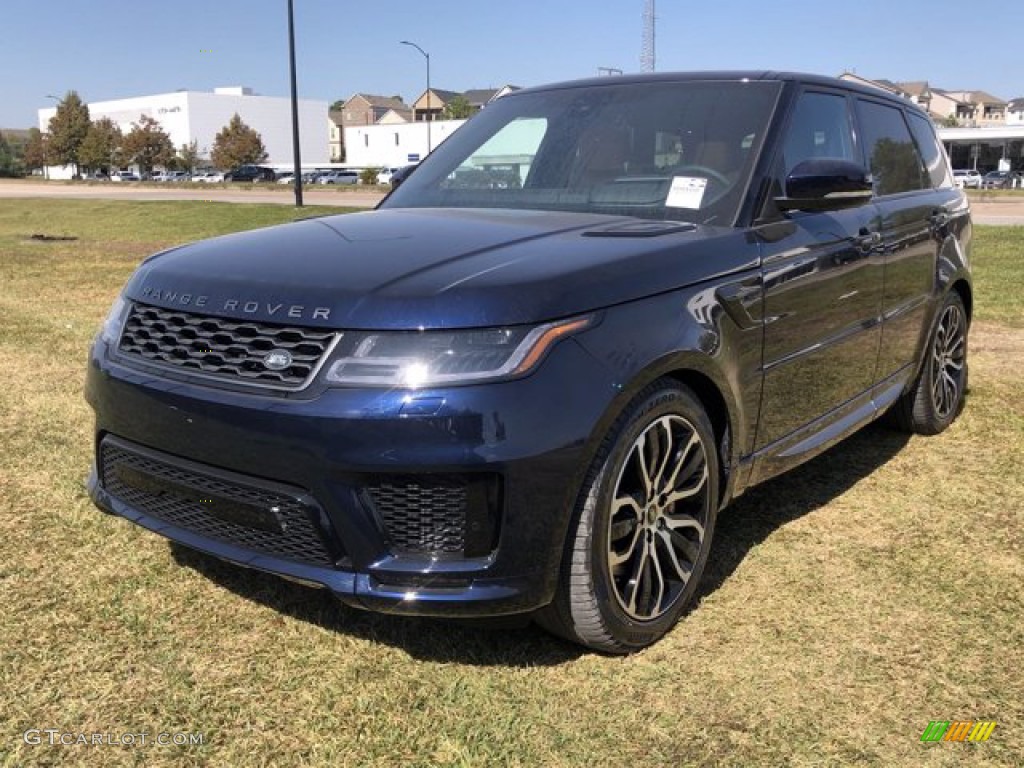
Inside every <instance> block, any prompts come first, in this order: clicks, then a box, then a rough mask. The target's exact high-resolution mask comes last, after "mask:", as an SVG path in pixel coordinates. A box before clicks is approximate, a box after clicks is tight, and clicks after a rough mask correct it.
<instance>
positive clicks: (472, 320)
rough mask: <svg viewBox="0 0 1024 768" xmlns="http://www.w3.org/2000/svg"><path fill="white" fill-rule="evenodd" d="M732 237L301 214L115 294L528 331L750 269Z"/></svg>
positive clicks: (369, 323) (426, 212)
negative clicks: (545, 323) (538, 324)
mask: <svg viewBox="0 0 1024 768" xmlns="http://www.w3.org/2000/svg"><path fill="white" fill-rule="evenodd" d="M757 254H758V249H757V246H756V244H755V243H754V242H752V241H751V240H750V239H749V238H747V237H745V236H744V234H743V232H742V230H737V229H732V228H726V227H707V226H700V227H697V226H693V225H685V224H682V225H681V224H674V223H665V222H649V221H643V220H640V219H635V218H632V217H621V216H604V215H595V214H581V213H558V212H546V211H508V210H490V209H487V210H484V209H427V208H423V209H387V210H381V211H372V212H366V213H356V214H346V215H338V216H331V217H324V218H316V219H308V220H305V221H299V222H295V223H292V224H286V225H281V226H277V227H271V228H268V229H261V230H254V231H250V232H243V233H238V234H234V235H228V236H225V237H218V238H214V239H211V240H204V241H201V242H197V243H193V244H190V245H185V246H180V247H178V248H174V249H172V250H170V251H165V252H163V253H160V254H157V255H155V256H153V257H150V258H149V259H147V260H146V261H145V262H144V263H143V264H142V265H141V266H140V267H139V269H138V270H137V272H136V273H135V275H134V276H133V277H132V279H131V281H130V282H129V284H128V286H127V287H126V289H125V294H126V295H127V296H128V298H131V299H134V300H137V301H141V302H145V303H149V304H154V305H157V306H162V307H168V308H175V309H179V310H182V311H192V312H201V313H204V314H211V315H219V316H225V317H239V318H248V319H252V320H258V321H266V322H283V323H287V324H294V325H313V326H323V327H332V328H353V329H399V328H406V329H409V328H468V327H482V326H495V325H516V324H523V323H534V322H539V321H543V320H549V319H554V318H559V317H566V316H570V315H574V314H579V313H583V312H586V311H589V310H594V309H599V308H602V307H606V306H610V305H613V304H617V303H622V302H626V301H630V300H633V299H638V298H642V297H644V296H649V295H652V294H656V293H661V292H664V291H668V290H672V289H674V288H679V287H682V286H684V285H689V284H692V283H696V282H700V281H702V280H706V279H711V278H713V277H716V276H719V275H722V274H727V273H730V272H734V271H738V270H740V269H746V268H750V267H751V266H753V265H755V264H756V263H757Z"/></svg>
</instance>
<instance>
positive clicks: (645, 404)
mask: <svg viewBox="0 0 1024 768" xmlns="http://www.w3.org/2000/svg"><path fill="white" fill-rule="evenodd" d="M718 478H719V471H718V451H717V449H716V444H715V436H714V431H713V430H712V428H711V423H710V421H709V420H708V417H707V414H706V413H705V412H704V409H703V407H702V406H701V404H700V402H699V401H698V400H697V398H696V397H695V396H694V394H693V393H692V392H691V391H690V390H689V389H687V388H686V387H685V386H683V385H681V384H679V383H678V382H676V381H673V380H671V379H659V380H658V381H655V382H654V383H653V384H651V385H650V386H648V387H647V388H646V389H645V390H644V391H643V392H641V393H640V394H639V395H638V396H637V397H636V398H635V399H634V400H633V401H632V403H631V404H630V405H629V406H628V407H627V408H626V410H625V411H624V412H623V414H622V415H621V416H620V417H619V418H618V420H617V421H616V422H615V424H614V425H613V426H612V427H611V429H610V430H609V433H608V435H607V437H606V438H605V439H604V441H603V443H602V445H601V448H600V449H599V450H598V453H597V456H596V458H595V459H594V462H593V464H592V466H591V468H590V471H589V472H588V474H587V477H586V480H585V481H584V484H583V488H582V489H581V491H580V497H579V499H578V501H577V504H576V509H575V512H574V516H573V519H572V522H571V523H570V527H569V533H568V538H567V542H566V549H565V554H564V555H563V561H562V567H561V572H560V574H559V584H558V587H557V590H556V594H555V599H554V601H553V602H552V603H551V604H550V605H549V606H546V607H545V608H543V609H541V611H540V612H539V613H538V614H537V616H536V618H537V621H538V623H540V624H541V626H543V627H544V628H546V629H547V630H549V631H550V632H553V633H554V634H557V635H560V636H562V637H564V638H566V639H568V640H571V641H573V642H576V643H580V644H582V645H585V646H587V647H588V648H591V649H594V650H598V651H602V652H605V653H615V654H625V653H631V652H633V651H638V650H640V649H642V648H646V647H647V646H649V645H651V644H652V643H654V642H656V641H657V640H658V639H660V638H661V637H662V636H663V635H664V634H665V633H666V632H668V631H669V630H670V629H671V628H672V627H673V626H674V625H675V623H676V622H677V621H678V620H679V617H680V616H681V615H682V614H683V612H684V610H685V609H686V607H687V605H688V604H689V602H690V600H691V599H692V598H693V595H694V592H695V591H696V589H697V585H698V582H699V581H700V576H701V573H702V572H703V570H704V565H705V563H706V562H707V557H708V550H709V549H710V548H711V535H712V532H713V530H714V524H715V514H716V510H717V505H718ZM673 494H677V496H676V498H673Z"/></svg>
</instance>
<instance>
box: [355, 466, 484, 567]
mask: <svg viewBox="0 0 1024 768" xmlns="http://www.w3.org/2000/svg"><path fill="white" fill-rule="evenodd" d="M366 491H367V493H368V494H369V495H370V499H371V500H372V502H373V507H374V509H375V510H376V511H377V514H378V515H379V516H380V518H381V521H382V522H383V523H384V529H385V532H386V533H387V536H388V539H389V540H390V541H391V543H392V545H393V546H394V547H395V548H396V549H398V550H401V551H405V552H424V553H436V554H461V553H462V552H464V551H465V549H466V510H467V497H468V493H467V486H466V484H465V483H459V482H457V481H454V482H452V483H445V482H443V481H434V480H422V481H421V480H404V479H395V480H388V481H380V482H375V483H373V484H371V485H369V486H367V488H366Z"/></svg>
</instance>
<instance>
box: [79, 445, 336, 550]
mask: <svg viewBox="0 0 1024 768" xmlns="http://www.w3.org/2000/svg"><path fill="white" fill-rule="evenodd" d="M99 468H100V477H101V479H102V482H103V487H104V488H105V489H106V490H107V492H108V493H110V494H111V495H112V496H114V497H116V498H118V499H120V500H121V501H123V502H124V503H126V504H128V505H129V506H131V507H133V508H134V509H136V510H138V511H139V512H142V513H143V514H145V515H148V516H150V517H155V518H158V519H160V520H163V521H164V522H167V523H170V524H171V525H175V526H177V527H179V528H184V529H185V530H188V531H191V532H193V533H196V534H198V535H200V536H205V537H209V538H211V539H217V540H218V541H222V542H227V543H228V544H234V545H235V546H239V547H244V548H245V549H249V550H254V551H256V552H260V553H263V554H267V555H272V556H274V557H281V558H285V559H288V560H295V561H298V562H302V563H310V564H313V565H321V566H324V565H326V566H332V565H334V563H335V562H336V560H337V559H338V557H340V556H341V554H342V553H341V552H340V551H339V552H337V553H335V555H334V556H332V554H331V551H330V550H329V548H328V546H327V544H326V543H325V537H324V536H322V535H321V532H320V530H319V529H320V525H319V524H318V523H316V522H314V521H316V520H318V519H319V517H320V515H319V509H318V508H317V506H316V504H315V502H313V501H312V499H310V498H309V497H304V496H303V494H302V492H301V491H299V490H297V489H296V491H295V493H294V494H291V493H287V492H285V491H284V490H283V489H282V488H281V487H280V486H278V487H275V488H269V487H261V486H260V483H261V482H262V481H260V480H258V479H256V478H248V477H246V476H244V475H237V474H235V473H229V472H224V471H222V470H216V469H212V468H210V469H208V470H204V469H202V468H201V466H197V465H194V464H193V462H185V461H183V460H181V459H176V458H174V457H170V456H166V457H165V456H163V455H162V454H158V453H157V452H155V451H150V450H148V449H144V448H139V447H137V446H134V445H132V444H131V443H127V442H125V441H122V440H118V439H116V438H112V437H107V438H105V439H104V440H103V442H102V443H101V444H100V456H99Z"/></svg>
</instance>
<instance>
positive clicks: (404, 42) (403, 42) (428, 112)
mask: <svg viewBox="0 0 1024 768" xmlns="http://www.w3.org/2000/svg"><path fill="white" fill-rule="evenodd" d="M401 42H402V45H411V46H412V47H413V48H415V49H416V50H417V51H419V52H420V53H422V54H423V58H424V59H426V60H427V154H428V155H429V154H430V150H431V149H432V146H431V143H430V123H431V120H432V118H433V115H431V114H430V54H429V53H427V52H426V51H424V50H423V49H422V48H420V47H419V46H418V45H416V43H410V42H409V41H408V40H402V41H401Z"/></svg>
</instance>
